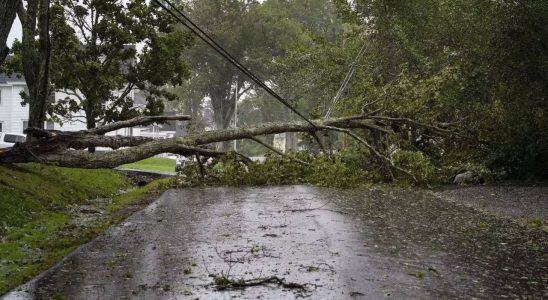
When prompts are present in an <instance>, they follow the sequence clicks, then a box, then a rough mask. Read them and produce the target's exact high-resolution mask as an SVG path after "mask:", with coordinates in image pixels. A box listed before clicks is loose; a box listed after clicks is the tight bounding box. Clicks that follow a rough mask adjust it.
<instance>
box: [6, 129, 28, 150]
mask: <svg viewBox="0 0 548 300" xmlns="http://www.w3.org/2000/svg"><path fill="white" fill-rule="evenodd" d="M26 140H27V137H26V136H25V135H24V134H19V133H9V132H0V148H10V147H13V145H15V143H24V142H25V141H26Z"/></svg>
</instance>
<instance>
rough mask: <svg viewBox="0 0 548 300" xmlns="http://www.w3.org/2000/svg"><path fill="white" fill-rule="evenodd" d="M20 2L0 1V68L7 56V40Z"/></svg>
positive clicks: (11, 0) (18, 0) (16, 0)
mask: <svg viewBox="0 0 548 300" xmlns="http://www.w3.org/2000/svg"><path fill="white" fill-rule="evenodd" d="M19 5H22V3H21V0H0V66H1V65H2V64H3V63H4V60H5V59H6V57H7V56H8V53H9V50H10V49H9V47H8V45H7V40H8V36H9V33H10V31H11V26H12V25H13V21H14V20H15V15H16V13H17V8H18V7H19Z"/></svg>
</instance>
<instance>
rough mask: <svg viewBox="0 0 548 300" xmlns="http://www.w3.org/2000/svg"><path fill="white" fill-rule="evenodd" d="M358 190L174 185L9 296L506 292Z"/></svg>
mask: <svg viewBox="0 0 548 300" xmlns="http://www.w3.org/2000/svg"><path fill="white" fill-rule="evenodd" d="M375 195H376V196H375V197H391V199H394V195H384V194H383V193H377V194H375ZM383 195H384V196H383ZM405 195H406V193H405V192H404V193H402V194H401V196H402V197H404V196H405ZM369 196H371V195H369ZM360 197H365V196H364V194H361V195H360V194H359V193H358V194H355V193H341V192H338V191H335V190H330V189H322V188H315V187H308V186H283V187H260V188H203V189H202V188H192V189H184V190H169V191H167V192H166V193H165V194H164V195H163V196H162V197H161V198H160V199H159V200H158V201H156V202H154V203H153V204H151V205H150V206H149V207H147V208H146V209H144V210H142V211H140V212H138V213H136V214H134V215H133V216H131V217H130V218H128V219H127V220H126V221H125V222H124V223H122V224H120V225H118V226H115V227H113V228H111V229H110V230H109V231H107V232H106V233H105V234H104V235H102V236H100V237H98V238H97V239H95V240H94V241H92V242H91V243H89V244H86V245H84V246H82V247H80V248H79V249H77V250H76V251H75V252H73V253H72V254H71V255H69V256H68V257H66V258H65V259H64V260H63V261H61V262H60V263H59V264H57V265H56V266H54V267H53V268H52V269H50V270H49V271H47V272H45V273H43V274H42V275H40V276H39V277H37V278H36V279H34V280H32V281H31V282H29V283H27V284H26V285H23V286H21V287H19V288H17V289H15V290H14V291H13V292H11V293H9V294H8V295H6V296H5V298H4V299H51V298H52V297H53V298H54V299H296V298H301V297H303V298H309V299H459V298H460V299H471V298H474V297H475V298H484V299H495V298H498V297H497V296H496V295H495V294H493V293H496V292H497V288H496V286H497V284H499V283H500V284H502V283H504V282H494V285H493V282H488V281H489V280H491V279H486V280H482V279H481V278H477V277H476V276H474V273H477V272H478V270H477V269H474V268H467V267H463V262H462V261H461V260H459V259H458V257H459V255H458V253H451V252H448V251H444V250H440V249H443V248H439V247H438V248H436V247H429V246H428V245H426V244H421V243H417V242H415V241H414V240H413V239H409V240H407V239H406V230H407V229H406V226H409V229H411V226H426V225H420V224H422V223H408V224H407V223H403V224H402V223H399V220H397V219H395V220H394V221H393V222H388V221H390V220H387V223H383V224H389V225H383V224H378V223H374V222H373V221H372V220H373V219H368V218H367V217H366V215H365V214H364V213H363V212H364V211H366V210H367V209H368V207H367V206H366V205H363V206H361V204H360V203H362V202H363V201H362V200H361V199H360ZM413 197H422V196H420V195H419V196H417V195H413ZM387 199H388V198H387ZM380 203H384V202H380ZM370 209H372V207H370ZM375 209H378V208H375ZM387 217H388V218H390V216H387ZM390 224H393V225H390ZM417 224H419V225H417ZM424 224H427V222H425V223H424ZM383 226H395V227H396V229H397V232H398V233H399V235H397V236H395V235H393V236H390V232H381V231H382V228H383ZM396 229H395V230H396ZM394 232H395V231H394ZM387 234H388V235H387ZM385 238H386V239H396V240H397V241H398V243H392V242H389V241H388V240H383V239H385ZM400 242H401V243H405V246H401V245H403V244H400ZM480 271H481V270H480ZM212 274H214V275H217V276H219V275H225V276H227V277H228V278H230V279H235V280H236V279H252V278H262V277H270V276H278V277H279V278H284V279H285V280H286V281H287V282H294V283H299V284H305V285H306V290H300V289H285V288H283V287H281V286H277V285H274V284H265V285H260V286H255V287H250V288H247V289H245V290H244V289H240V290H222V291H219V290H217V289H216V287H215V286H214V285H213V278H212V277H211V275H212ZM489 276H490V277H489V278H491V277H492V276H491V275H489ZM493 286H495V288H493Z"/></svg>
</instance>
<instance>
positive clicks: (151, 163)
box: [120, 157, 175, 172]
mask: <svg viewBox="0 0 548 300" xmlns="http://www.w3.org/2000/svg"><path fill="white" fill-rule="evenodd" d="M120 167H121V168H126V169H137V170H148V171H161V172H175V160H174V159H170V158H161V157H151V158H147V159H144V160H141V161H138V162H134V163H131V164H126V165H121V166H120Z"/></svg>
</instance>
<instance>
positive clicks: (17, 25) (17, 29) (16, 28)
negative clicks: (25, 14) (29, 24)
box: [7, 18, 23, 46]
mask: <svg viewBox="0 0 548 300" xmlns="http://www.w3.org/2000/svg"><path fill="white" fill-rule="evenodd" d="M22 36H23V31H22V29H21V22H19V18H16V19H15V21H14V22H13V26H11V31H10V35H9V36H8V41H7V42H8V46H11V44H12V43H13V40H15V39H18V40H21V37H22Z"/></svg>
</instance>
